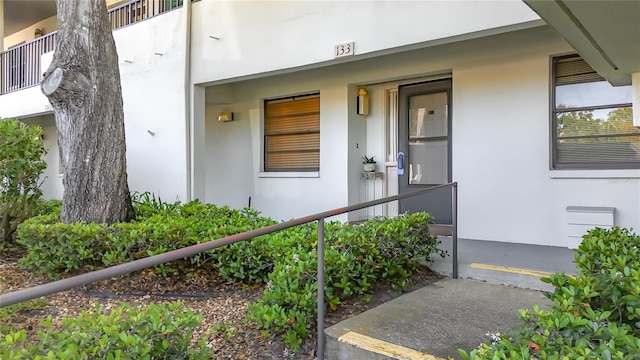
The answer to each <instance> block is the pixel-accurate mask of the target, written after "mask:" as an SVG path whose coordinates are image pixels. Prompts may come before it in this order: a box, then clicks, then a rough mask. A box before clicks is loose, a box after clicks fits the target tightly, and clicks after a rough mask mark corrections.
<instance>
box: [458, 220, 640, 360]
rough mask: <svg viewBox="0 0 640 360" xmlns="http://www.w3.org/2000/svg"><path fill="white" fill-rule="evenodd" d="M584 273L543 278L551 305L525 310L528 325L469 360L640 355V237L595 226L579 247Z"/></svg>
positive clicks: (578, 259)
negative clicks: (549, 306)
mask: <svg viewBox="0 0 640 360" xmlns="http://www.w3.org/2000/svg"><path fill="white" fill-rule="evenodd" d="M575 262H576V265H577V269H578V275H577V276H576V277H575V278H572V277H569V276H566V275H565V274H553V275H552V276H551V277H550V278H543V279H542V280H543V281H545V282H547V283H550V284H552V285H553V286H554V287H555V291H554V292H553V293H549V294H546V295H547V296H548V297H549V298H550V299H551V308H550V309H548V310H541V309H539V308H538V307H537V306H534V308H533V312H530V311H529V310H526V309H523V310H520V318H521V320H522V324H523V326H522V328H521V329H520V330H519V331H517V332H513V333H510V334H508V335H507V336H506V337H502V338H500V339H496V341H494V342H493V343H491V344H483V345H482V346H481V348H480V349H476V350H473V351H471V353H470V354H467V353H466V352H464V351H462V350H461V351H460V354H461V355H462V356H463V357H465V358H466V359H469V358H471V359H540V358H542V359H637V358H638V354H640V237H639V236H637V235H635V234H632V233H631V232H630V231H629V230H627V229H621V228H619V227H615V228H613V229H610V230H605V229H600V228H597V229H593V230H590V231H589V232H588V233H587V234H586V235H585V236H584V237H583V241H582V244H581V245H580V246H579V247H578V249H576V255H575Z"/></svg>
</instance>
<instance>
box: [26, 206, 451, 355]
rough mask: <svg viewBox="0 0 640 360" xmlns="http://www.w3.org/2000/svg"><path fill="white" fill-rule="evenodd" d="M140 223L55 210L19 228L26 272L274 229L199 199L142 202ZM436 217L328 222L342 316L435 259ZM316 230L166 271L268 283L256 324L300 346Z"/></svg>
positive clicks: (331, 274)
mask: <svg viewBox="0 0 640 360" xmlns="http://www.w3.org/2000/svg"><path fill="white" fill-rule="evenodd" d="M135 207H136V211H137V213H138V215H139V217H138V218H137V219H136V220H135V221H133V222H130V223H119V224H113V225H101V224H85V223H75V224H61V223H58V222H57V213H56V212H54V213H52V214H49V215H43V216H39V217H34V218H31V219H29V220H27V221H25V222H24V223H23V224H21V225H20V227H19V229H18V240H17V241H18V242H19V243H20V244H22V245H24V246H25V247H26V249H27V255H26V256H25V257H24V258H22V259H21V261H20V266H21V267H22V268H23V269H28V270H30V271H33V272H36V273H40V274H47V275H49V276H51V277H60V276H63V275H65V274H67V273H74V272H80V271H82V272H85V271H88V270H93V269H98V268H102V267H105V266H110V265H115V264H119V263H123V262H127V261H131V260H135V259H139V258H143V257H146V256H149V255H154V254H158V253H162V252H166V251H169V250H174V249H178V248H182V247H185V246H190V245H193V244H197V243H200V242H205V241H210V240H215V239H219V238H222V237H225V236H228V235H232V234H236V233H239V232H243V231H248V230H252V229H256V228H260V227H263V226H266V225H272V224H275V223H276V222H275V221H273V220H272V219H269V218H265V217H261V216H259V213H258V212H256V211H255V210H251V209H243V210H234V209H230V208H228V207H216V206H214V205H211V204H202V203H199V202H197V201H193V202H190V203H187V204H184V205H180V204H167V203H164V202H162V201H157V200H155V199H153V198H149V197H148V196H147V197H146V198H140V197H138V201H137V202H136V204H135ZM430 223H431V217H430V215H428V214H426V213H416V214H411V215H408V214H405V215H401V216H398V217H396V218H391V219H376V220H371V221H367V222H365V223H364V224H362V225H350V224H341V223H339V222H327V223H326V224H325V238H326V245H325V271H326V275H325V282H326V288H325V303H326V304H327V307H328V310H329V311H331V310H335V309H337V308H338V307H339V305H340V303H341V301H342V300H344V299H346V298H348V297H351V296H354V295H355V294H363V293H365V292H366V291H368V290H370V289H371V287H372V286H373V285H374V284H376V283H381V282H387V283H392V284H393V285H395V286H399V287H402V286H403V285H404V281H405V280H406V279H407V278H408V277H409V276H410V275H411V273H412V272H413V271H414V270H415V269H416V265H417V263H418V258H419V257H424V258H425V259H427V260H430V258H431V256H432V255H434V254H436V255H440V256H443V257H444V256H445V252H444V251H442V250H440V249H438V248H437V245H438V243H439V241H438V240H437V237H436V236H432V235H430V234H429V227H428V226H429V224H430ZM316 247H317V224H316V223H311V224H306V225H301V226H297V227H294V228H290V229H286V230H282V231H279V232H276V233H273V234H270V235H265V236H261V237H258V238H254V239H252V240H249V241H244V242H240V243H236V244H233V245H230V246H225V247H222V248H219V249H216V250H212V251H208V252H206V253H203V254H198V255H195V256H194V257H192V258H189V259H183V260H182V261H174V262H171V263H168V264H164V265H161V266H159V267H157V268H156V271H158V272H160V273H162V274H163V275H165V276H170V275H173V274H176V273H179V272H189V271H192V270H194V269H206V270H208V272H214V273H218V274H219V275H220V276H222V277H223V278H226V279H231V280H235V281H240V282H245V283H256V282H260V283H264V284H266V287H265V291H264V296H263V297H262V298H261V299H259V300H258V301H257V302H256V303H255V304H253V305H251V306H250V309H249V315H248V318H249V320H251V321H253V322H255V323H256V324H257V325H258V326H260V327H262V328H264V329H265V330H266V332H271V333H273V334H284V336H285V342H286V344H287V346H290V347H292V348H293V349H294V350H295V349H297V347H298V346H299V345H300V344H301V341H302V339H303V338H304V337H306V336H308V335H309V334H310V329H312V328H314V327H315V318H316V296H317V285H316V278H317V273H316V271H317V270H316V269H317V253H316Z"/></svg>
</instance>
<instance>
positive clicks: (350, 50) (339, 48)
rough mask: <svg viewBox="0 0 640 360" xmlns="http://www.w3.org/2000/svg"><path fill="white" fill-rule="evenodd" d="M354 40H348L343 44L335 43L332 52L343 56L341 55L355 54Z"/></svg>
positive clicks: (336, 55) (337, 55)
mask: <svg viewBox="0 0 640 360" xmlns="http://www.w3.org/2000/svg"><path fill="white" fill-rule="evenodd" d="M353 45H354V42H353V41H352V42H348V43H343V44H338V45H336V49H335V52H334V55H335V57H337V58H339V57H343V56H351V55H354V54H355V51H354V50H355V49H354V46H353Z"/></svg>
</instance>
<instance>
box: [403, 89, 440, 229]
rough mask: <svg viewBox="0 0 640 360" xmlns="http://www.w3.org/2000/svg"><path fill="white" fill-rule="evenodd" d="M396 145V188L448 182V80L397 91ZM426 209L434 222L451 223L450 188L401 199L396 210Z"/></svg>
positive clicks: (415, 188) (427, 185) (413, 188)
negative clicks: (400, 168) (400, 169)
mask: <svg viewBox="0 0 640 360" xmlns="http://www.w3.org/2000/svg"><path fill="white" fill-rule="evenodd" d="M399 103H400V104H399V105H400V106H399V114H398V137H399V139H398V147H399V151H402V152H403V153H404V154H405V160H404V164H405V168H404V174H402V175H398V183H399V185H398V187H399V188H398V191H399V192H400V193H406V192H410V191H416V190H419V189H423V188H425V187H430V186H435V185H441V184H446V183H449V182H451V141H450V140H451V113H450V111H449V109H451V80H450V79H448V80H439V81H434V82H428V83H422V84H416V85H408V86H403V87H400V90H399ZM405 211H409V212H417V211H427V212H429V213H431V214H432V215H433V217H434V222H435V223H438V224H449V223H451V189H448V188H445V189H439V190H434V191H433V192H431V193H427V194H424V195H421V196H417V197H412V198H408V199H402V200H401V201H400V212H405Z"/></svg>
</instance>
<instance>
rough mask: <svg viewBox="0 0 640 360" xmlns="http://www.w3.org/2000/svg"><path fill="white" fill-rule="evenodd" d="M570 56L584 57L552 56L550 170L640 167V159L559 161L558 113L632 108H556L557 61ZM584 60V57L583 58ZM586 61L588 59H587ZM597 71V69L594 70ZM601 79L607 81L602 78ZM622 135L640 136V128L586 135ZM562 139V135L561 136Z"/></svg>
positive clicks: (612, 105) (623, 105) (627, 105)
mask: <svg viewBox="0 0 640 360" xmlns="http://www.w3.org/2000/svg"><path fill="white" fill-rule="evenodd" d="M568 58H580V59H582V57H581V56H580V55H579V54H577V53H568V54H562V55H553V56H551V57H550V65H549V67H550V71H549V74H550V76H549V83H550V90H551V91H550V96H549V126H550V129H549V130H550V136H549V138H550V144H549V168H550V170H624V169H640V161H635V162H634V161H631V162H559V161H558V139H559V138H558V134H557V133H558V128H557V115H558V114H561V113H563V112H569V111H589V110H606V109H617V108H626V107H629V108H632V103H631V102H629V103H620V104H613V103H611V104H606V105H596V106H579V107H575V108H569V109H562V110H558V109H557V108H556V88H557V86H558V85H557V84H556V63H557V61H558V60H561V59H568ZM582 60H584V59H582ZM585 62H586V61H585ZM594 71H595V70H594ZM600 81H607V80H606V79H604V78H602V80H600ZM593 82H598V81H593V80H584V81H575V82H571V83H569V84H581V83H593ZM560 85H567V84H560ZM622 136H638V137H639V138H640V129H638V131H637V132H635V133H628V134H627V133H625V134H603V135H585V137H594V138H613V137H622ZM560 139H562V137H560Z"/></svg>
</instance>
